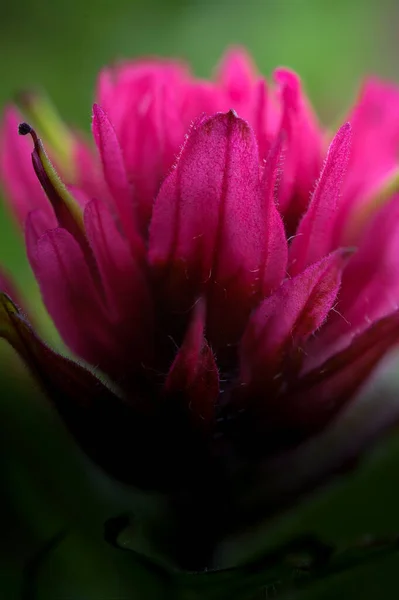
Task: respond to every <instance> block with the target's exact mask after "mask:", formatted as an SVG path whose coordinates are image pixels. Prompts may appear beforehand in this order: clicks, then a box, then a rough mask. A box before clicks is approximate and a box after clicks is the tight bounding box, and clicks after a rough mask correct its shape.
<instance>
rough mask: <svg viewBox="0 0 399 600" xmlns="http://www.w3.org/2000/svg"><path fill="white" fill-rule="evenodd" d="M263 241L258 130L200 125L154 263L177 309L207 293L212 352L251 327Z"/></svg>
mask: <svg viewBox="0 0 399 600" xmlns="http://www.w3.org/2000/svg"><path fill="white" fill-rule="evenodd" d="M263 241H264V240H263V230H262V218H261V206H260V194H259V163H258V152H257V146H256V141H255V137H254V134H253V132H252V130H251V129H250V128H249V126H248V125H247V124H246V123H245V121H242V120H241V119H239V118H237V116H236V115H235V114H234V113H233V112H230V113H228V114H217V115H215V116H214V117H210V118H202V119H200V120H199V121H198V122H197V124H196V125H195V126H194V127H193V129H192V131H191V133H190V135H189V137H188V139H187V141H186V144H185V146H184V148H183V151H182V154H181V156H180V159H179V162H178V163H177V166H176V168H175V169H174V170H173V171H172V173H171V174H170V175H169V176H168V177H167V179H166V180H165V182H164V184H163V186H162V188H161V190H160V193H159V195H158V197H157V200H156V203H155V206H154V211H153V217H152V222H151V227H150V244H149V261H150V263H151V264H152V266H153V267H154V268H156V269H157V271H158V275H159V276H160V277H161V276H162V277H163V278H164V282H165V285H166V286H167V290H166V296H167V297H168V298H169V300H170V301H171V304H173V305H174V307H179V309H180V308H181V309H182V310H187V309H188V308H189V307H190V306H191V305H192V303H193V301H195V298H196V297H198V295H203V293H204V291H205V289H206V290H207V312H208V315H207V318H208V322H207V335H208V339H210V341H211V343H212V345H214V344H216V345H218V344H219V343H222V341H223V343H225V342H226V341H229V340H230V341H231V340H232V339H234V338H236V336H237V335H239V332H240V331H241V328H242V327H243V324H244V322H245V320H246V318H247V315H248V312H249V310H250V309H251V308H252V305H253V301H254V298H255V296H254V295H255V292H256V287H257V280H258V277H259V276H258V273H259V265H260V260H261V253H262V244H263ZM222 332H223V340H222V339H221V338H222Z"/></svg>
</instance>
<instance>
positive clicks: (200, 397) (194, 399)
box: [165, 299, 219, 429]
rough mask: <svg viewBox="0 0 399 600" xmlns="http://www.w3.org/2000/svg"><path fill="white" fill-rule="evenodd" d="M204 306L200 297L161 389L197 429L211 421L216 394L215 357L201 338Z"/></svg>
mask: <svg viewBox="0 0 399 600" xmlns="http://www.w3.org/2000/svg"><path fill="white" fill-rule="evenodd" d="M204 326H205V305H204V301H203V300H202V299H200V300H199V301H198V302H197V304H196V306H195V307H194V309H193V316H192V320H191V322H190V324H189V326H188V330H187V333H186V336H185V338H184V340H183V344H182V346H181V348H180V350H179V351H178V353H177V355H176V358H175V360H174V362H173V364H172V366H171V368H170V371H169V373H168V376H167V379H166V382H165V391H166V393H167V394H171V396H172V398H173V399H174V401H176V397H177V398H178V399H179V401H180V403H182V404H183V407H184V408H185V410H186V411H187V412H188V414H189V415H190V418H192V419H194V420H195V421H196V422H197V424H199V425H200V427H201V428H204V429H207V428H209V426H210V425H212V424H213V422H214V418H215V406H216V402H217V398H218V395H219V375H218V369H217V366H216V361H215V357H214V355H213V352H212V350H211V349H210V347H209V346H208V344H207V342H206V340H205V337H204Z"/></svg>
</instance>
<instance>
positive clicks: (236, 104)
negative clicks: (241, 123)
mask: <svg viewBox="0 0 399 600" xmlns="http://www.w3.org/2000/svg"><path fill="white" fill-rule="evenodd" d="M218 80H219V82H220V85H221V88H222V90H223V91H224V93H225V94H226V97H227V100H228V101H229V102H230V106H229V108H232V109H234V110H236V111H237V112H238V114H239V115H240V116H242V117H243V118H245V119H250V117H251V114H250V112H249V111H250V110H251V109H252V100H253V96H254V93H255V89H256V76H255V67H254V65H253V63H252V61H251V59H250V57H249V55H248V54H247V53H246V52H245V50H243V49H241V48H233V49H232V50H230V51H229V52H227V53H226V55H225V56H224V57H223V59H222V62H221V65H220V66H219V73H218Z"/></svg>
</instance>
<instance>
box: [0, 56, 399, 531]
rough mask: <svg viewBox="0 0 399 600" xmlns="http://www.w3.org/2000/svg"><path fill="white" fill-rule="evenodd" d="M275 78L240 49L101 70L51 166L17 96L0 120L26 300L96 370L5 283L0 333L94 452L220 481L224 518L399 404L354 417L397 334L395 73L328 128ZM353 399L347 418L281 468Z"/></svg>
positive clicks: (123, 466) (348, 453) (295, 488)
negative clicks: (214, 68) (32, 299)
mask: <svg viewBox="0 0 399 600" xmlns="http://www.w3.org/2000/svg"><path fill="white" fill-rule="evenodd" d="M275 82H276V84H275V86H269V85H267V84H266V82H265V81H264V80H263V79H262V78H261V77H259V76H258V75H257V73H256V70H255V69H254V67H253V66H252V65H251V63H250V61H249V59H248V58H247V57H246V55H245V54H244V53H242V52H241V51H238V50H235V51H232V52H230V53H229V54H228V55H227V56H226V57H225V59H224V60H223V62H222V66H221V67H220V69H219V72H218V74H217V77H216V79H215V80H214V81H212V82H205V81H198V80H196V79H194V78H193V77H192V75H191V74H190V73H189V72H188V71H187V69H186V68H185V66H183V65H180V64H177V63H173V62H162V61H158V60H147V61H140V62H134V63H127V64H123V65H121V66H119V67H116V68H115V69H106V70H104V71H103V72H102V73H101V74H100V77H99V83H98V91H97V100H98V104H95V105H94V108H93V135H94V140H95V146H96V148H95V150H92V149H91V148H90V147H89V146H87V145H86V144H85V143H84V142H82V140H81V139H80V138H78V137H77V135H76V134H73V133H70V132H68V136H69V137H68V140H67V141H68V144H69V145H68V148H69V152H68V161H65V160H64V161H63V160H62V158H61V159H60V153H58V155H57V152H56V148H55V146H54V144H52V143H51V140H50V143H49V149H50V154H51V155H52V157H53V161H54V162H55V163H56V164H57V168H58V169H59V172H60V173H61V174H62V177H61V179H64V180H65V182H66V184H67V185H66V186H65V185H64V184H63V183H62V181H61V179H60V178H59V176H58V174H57V172H56V171H55V170H54V168H53V167H52V165H51V163H50V161H49V158H48V157H47V155H46V153H45V150H44V147H43V144H42V142H41V141H40V140H39V139H38V137H37V135H36V132H35V130H33V129H32V128H31V127H30V126H29V125H27V124H25V123H24V124H22V125H20V128H19V130H20V133H21V134H23V135H25V134H29V133H30V134H31V136H32V138H33V142H34V149H33V153H32V158H33V167H34V169H32V167H31V164H30V160H31V159H30V153H31V144H29V143H28V142H27V139H26V138H18V137H17V122H18V121H19V120H20V116H19V114H18V113H17V111H16V109H15V108H13V107H11V108H8V109H7V110H6V113H5V119H4V124H3V144H2V160H1V167H2V173H3V182H4V186H5V189H6V191H7V192H8V195H9V198H10V201H11V207H12V208H13V210H14V211H15V214H16V216H17V218H18V220H19V221H20V223H21V225H22V227H23V230H24V234H25V240H26V247H27V253H28V257H29V260H30V264H31V267H32V269H33V271H34V274H35V276H36V278H37V281H38V283H39V286H40V289H41V293H42V297H43V301H44V303H45V305H46V307H47V310H48V312H49V313H50V315H51V317H52V319H53V320H54V323H55V325H56V327H57V328H58V330H59V332H60V334H61V336H62V338H63V340H64V342H65V344H66V345H67V346H68V347H69V349H70V350H71V351H72V352H73V353H74V354H75V355H76V357H77V358H78V359H80V360H83V361H84V362H85V363H88V364H89V365H91V366H92V367H94V371H93V369H89V368H87V369H86V367H84V366H82V364H81V363H79V362H74V361H71V360H68V359H66V358H64V357H62V356H60V355H58V354H56V353H55V352H54V351H52V350H51V349H50V348H48V347H47V346H46V345H45V344H44V343H43V342H42V341H41V340H40V339H39V338H38V337H37V336H36V334H35V333H34V331H33V330H32V328H31V327H30V325H29V324H28V322H27V320H26V318H25V317H24V316H23V315H22V313H21V312H20V311H19V310H18V309H17V308H16V306H15V305H14V304H13V302H12V301H11V300H10V299H9V298H8V297H7V296H5V295H3V299H2V305H1V318H0V333H1V335H2V336H4V337H5V338H6V339H8V340H9V342H10V343H11V344H12V345H13V346H14V347H15V348H16V350H17V351H18V352H19V353H20V355H21V356H22V358H23V359H24V360H25V361H26V362H27V363H28V364H29V366H30V367H31V368H32V370H33V371H34V373H35V374H36V376H37V377H38V379H39V380H40V382H41V384H42V386H43V388H44V390H45V391H46V392H47V393H48V394H49V396H50V397H51V398H52V400H53V402H54V404H55V406H56V407H57V408H58V410H59V412H60V413H61V415H62V417H63V419H64V421H65V423H66V424H67V426H68V427H69V429H70V430H71V431H72V433H73V434H74V436H75V437H76V439H77V441H78V442H79V443H80V445H81V446H82V447H83V449H84V450H85V451H86V452H87V453H88V454H89V455H90V456H91V457H92V458H93V459H94V460H95V461H96V462H97V463H98V464H99V465H100V466H101V467H103V468H104V469H105V470H106V471H107V472H109V473H110V474H111V475H112V476H114V477H116V478H118V479H120V480H122V481H124V482H126V483H130V484H134V485H138V486H140V487H145V488H151V489H157V490H163V491H165V490H167V491H171V490H172V491H173V492H176V490H179V491H181V490H182V488H187V489H189V490H191V491H192V490H194V489H195V490H199V489H202V492H201V494H202V493H204V495H206V493H207V494H208V495H209V496H210V497H216V496H217V495H218V494H220V497H223V498H224V500H225V499H226V498H228V502H229V506H230V509H229V511H227V514H226V515H225V519H224V527H225V530H226V531H228V530H229V528H230V529H231V528H233V527H234V525H233V523H234V522H236V521H237V519H238V520H240V519H241V517H242V515H243V513H245V511H247V513H248V512H250V513H252V514H253V515H255V514H257V513H256V511H258V510H259V511H260V512H263V513H265V512H266V513H267V514H271V513H272V512H273V511H274V510H276V509H277V508H278V506H279V504H281V502H282V501H285V499H286V497H287V495H290V497H295V495H294V496H292V494H298V493H299V492H300V491H303V490H304V489H305V488H307V487H309V486H311V485H315V483H316V482H317V481H320V480H321V479H323V478H324V477H325V476H326V474H327V473H328V472H331V471H333V470H336V469H339V468H341V467H342V466H344V465H345V463H346V462H347V461H348V460H349V459H352V458H353V456H354V455H356V453H357V452H359V451H360V449H362V447H363V446H364V445H365V444H366V443H367V442H368V441H369V440H370V439H371V438H373V437H375V436H376V434H377V433H380V432H381V430H383V429H385V428H386V427H387V426H389V425H391V424H392V423H393V422H394V421H395V420H396V419H397V418H398V413H399V405H397V404H398V403H394V404H393V405H390V408H389V411H385V409H383V408H381V407H380V408H376V411H380V412H379V413H374V414H373V415H372V416H371V418H370V417H368V418H367V419H366V420H364V418H363V417H362V416H361V415H362V414H363V413H362V412H361V411H362V403H361V401H360V400H359V394H358V392H359V391H360V390H361V389H362V387H363V385H364V383H365V382H366V380H367V379H368V377H369V375H370V374H371V373H372V371H373V369H374V368H375V367H376V366H377V364H378V363H379V361H380V360H381V358H382V357H383V356H384V355H385V354H386V352H387V351H389V350H390V349H391V348H392V347H393V346H394V345H395V344H396V343H397V342H398V341H399V311H398V300H399V226H398V223H399V194H397V193H396V188H397V187H398V186H397V185H396V184H397V180H398V175H397V174H398V165H397V152H398V149H399V125H398V123H399V119H398V116H399V114H398V113H399V90H397V89H396V88H394V87H393V86H390V85H387V84H384V83H382V82H379V81H376V80H371V81H369V82H367V83H366V85H365V87H364V89H363V92H362V94H361V96H360V98H359V100H358V102H357V104H356V106H355V108H354V110H353V111H352V113H351V117H350V122H351V125H350V124H349V123H346V124H344V125H343V126H342V127H341V128H340V129H339V130H338V132H337V133H336V134H335V136H334V137H333V138H332V140H330V141H329V145H328V142H326V138H327V134H326V132H325V131H324V130H323V129H322V128H321V126H320V125H319V124H318V123H317V120H316V118H315V116H314V114H313V112H312V110H311V108H310V104H309V101H308V100H307V98H306V97H305V96H304V93H303V91H302V89H301V85H300V81H299V78H298V77H297V76H296V75H295V74H294V73H292V72H290V71H288V70H287V69H278V70H277V71H276V74H275ZM53 142H54V140H53ZM39 182H40V185H39ZM43 190H44V192H45V193H43ZM46 196H47V198H46ZM97 369H98V370H99V372H102V373H104V374H105V375H106V377H107V379H104V378H103V377H101V376H98V375H97V374H96V372H95V371H97ZM109 381H112V382H113V383H112V384H109V383H108V382H109ZM380 401H381V402H383V399H380ZM357 406H359V415H360V416H359V421H358V423H357V425H356V427H355V428H354V429H353V431H351V432H350V434H348V433H346V436H344V437H341V438H340V440H339V444H338V445H337V444H335V445H334V444H331V447H329V448H328V449H327V450H326V449H325V448H324V450H323V455H320V456H319V457H318V459H317V460H315V459H314V458H313V459H312V461H310V462H309V468H306V463H305V467H303V466H302V467H298V464H297V462H296V461H297V460H299V459H298V457H300V456H302V455H303V456H305V457H306V456H307V455H306V448H307V447H308V445H309V444H310V446H309V447H313V446H312V445H315V448H316V450H315V452H316V455H317V452H318V450H317V448H318V444H319V447H320V448H321V447H322V444H323V439H325V438H324V436H327V439H328V436H329V435H330V433H329V432H330V431H332V430H334V428H337V427H338V429H339V423H340V422H341V421H342V422H344V421H345V418H346V415H347V414H348V410H354V409H355V410H356V407H357ZM381 415H383V416H381ZM380 417H381V418H380ZM373 422H374V427H373V426H370V424H371V423H373ZM304 460H305V459H304ZM284 461H286V462H284ZM284 464H287V465H290V464H294V465H296V466H295V469H296V475H295V477H293V476H290V473H288V472H287V471H286V470H285V471H284ZM276 469H277V470H278V472H279V473H280V475H279V477H277V478H276ZM283 471H284V477H283V481H282V480H281V473H282V472H283ZM299 472H301V475H299ZM254 473H256V476H251V474H252V475H253V474H254ZM261 473H263V479H262V480H260V477H261V475H260V474H261ZM267 477H268V478H269V479H267ZM244 480H247V481H248V485H244V484H243V481H244ZM249 481H251V484H249ZM254 481H255V483H253V482H254ZM240 482H241V483H240ZM271 482H272V483H271ZM254 488H255V489H256V490H258V491H257V492H255V493H254ZM265 488H267V489H266V490H265ZM204 489H206V490H207V492H206V493H205V492H204ZM201 498H202V495H201ZM221 505H223V502H221ZM214 509H215V510H216V511H217V508H214ZM243 518H245V517H243Z"/></svg>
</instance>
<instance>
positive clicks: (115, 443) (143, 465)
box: [0, 294, 168, 487]
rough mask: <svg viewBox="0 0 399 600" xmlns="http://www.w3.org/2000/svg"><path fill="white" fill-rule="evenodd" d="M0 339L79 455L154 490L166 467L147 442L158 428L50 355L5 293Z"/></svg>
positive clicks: (77, 368) (0, 301) (0, 299)
mask: <svg viewBox="0 0 399 600" xmlns="http://www.w3.org/2000/svg"><path fill="white" fill-rule="evenodd" d="M0 337H2V338H5V339H6V340H7V341H8V342H9V343H10V344H11V345H12V346H13V347H14V348H15V350H16V351H17V352H18V354H19V355H20V356H21V358H22V359H23V360H24V362H25V363H26V365H27V366H28V367H29V369H30V370H31V371H32V374H33V375H34V377H35V378H36V380H37V381H38V383H39V384H40V386H41V388H42V389H43V391H44V392H45V393H46V394H47V396H48V397H49V398H50V400H51V401H52V403H53V404H54V406H55V407H56V409H57V411H58V412H59V414H60V416H61V418H62V419H63V421H64V423H65V425H66V426H67V428H68V429H69V430H70V432H71V433H72V435H73V436H74V437H75V439H76V441H77V442H78V443H79V445H80V446H81V447H82V449H83V450H84V452H86V453H87V454H88V455H89V456H90V457H91V458H92V459H93V460H94V461H95V462H96V463H98V464H99V465H100V467H102V468H103V469H104V470H105V471H106V472H107V473H108V474H110V475H112V476H113V477H116V478H117V479H120V480H121V481H123V482H126V483H130V484H138V485H144V486H148V485H149V486H155V487H156V486H157V485H158V484H159V482H160V481H161V480H162V479H165V475H164V474H163V472H162V470H164V471H165V472H166V470H167V468H166V467H167V464H168V463H167V461H166V460H163V458H162V457H159V452H158V450H159V448H158V446H156V445H155V446H154V443H153V442H154V437H151V436H155V439H156V433H154V430H155V429H156V428H157V427H158V428H159V429H160V427H159V423H157V422H152V421H151V419H149V420H148V419H146V418H145V417H144V416H143V415H142V414H140V413H139V412H138V411H136V410H134V409H133V408H132V404H133V399H132V398H130V399H129V402H125V399H124V398H122V397H121V396H120V394H119V392H117V391H116V390H113V389H111V387H109V386H108V385H106V384H105V383H104V382H103V381H102V380H101V379H99V378H98V377H97V376H96V375H95V374H94V373H92V372H91V371H89V370H88V369H86V368H84V367H83V366H81V365H80V364H77V363H75V362H74V361H72V360H69V359H67V358H65V357H63V356H61V355H59V354H57V353H56V352H54V351H53V350H51V349H50V348H49V347H48V346H47V345H46V344H45V343H44V342H43V341H42V340H41V339H40V338H39V337H38V336H37V335H36V333H35V332H34V330H33V329H32V327H31V326H30V324H29V323H28V321H27V320H26V318H25V317H24V315H22V314H21V312H20V311H19V310H18V309H17V307H16V306H15V305H14V304H13V302H12V301H11V300H10V298H9V297H8V296H6V295H5V294H0ZM143 456H145V460H143ZM165 484H166V485H168V482H167V481H165Z"/></svg>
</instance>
